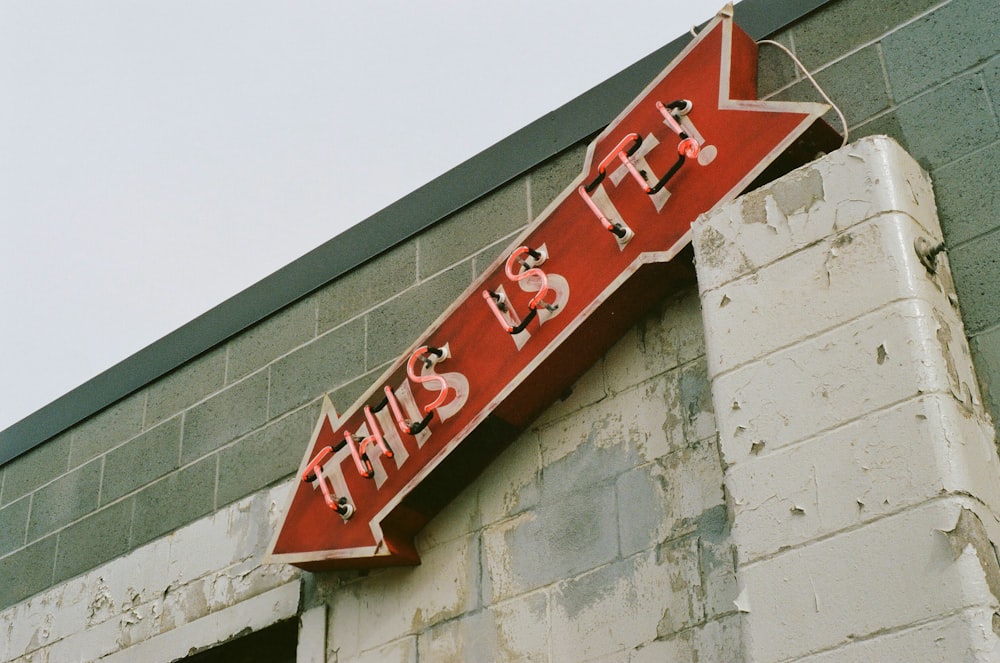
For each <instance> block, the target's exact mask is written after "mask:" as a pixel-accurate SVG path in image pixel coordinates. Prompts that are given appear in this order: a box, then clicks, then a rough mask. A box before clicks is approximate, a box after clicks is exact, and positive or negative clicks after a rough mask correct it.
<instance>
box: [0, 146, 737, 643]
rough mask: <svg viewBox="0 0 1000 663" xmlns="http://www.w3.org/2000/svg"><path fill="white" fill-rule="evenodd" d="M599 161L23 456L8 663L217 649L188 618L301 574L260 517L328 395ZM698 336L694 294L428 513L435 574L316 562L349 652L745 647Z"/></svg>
mask: <svg viewBox="0 0 1000 663" xmlns="http://www.w3.org/2000/svg"><path fill="white" fill-rule="evenodd" d="M582 155H583V150H582V149H577V150H574V151H571V152H570V153H568V154H566V155H564V156H563V157H562V158H561V159H558V160H556V161H554V162H553V163H550V164H548V165H546V166H544V167H542V168H541V169H539V170H538V171H536V172H534V173H532V174H531V175H530V176H527V177H525V178H523V179H521V180H519V181H517V182H514V183H512V184H510V185H508V186H507V187H505V188H504V189H503V190H500V191H498V192H496V193H494V194H492V195H491V196H489V197H487V198H486V199H485V200H483V201H481V202H480V203H478V204H476V205H474V206H472V207H471V208H469V209H466V210H463V211H462V212H460V213H458V214H456V215H455V216H454V217H452V218H450V219H447V220H445V221H444V222H442V223H441V224H439V225H438V226H436V227H435V228H433V229H431V230H430V231H428V232H426V233H424V234H423V235H421V236H419V237H417V238H415V239H413V240H411V241H409V242H407V243H405V244H403V245H402V246H400V247H397V248H396V249H394V250H393V251H391V252H389V253H388V254H386V255H384V256H382V257H380V258H379V259H377V260H375V261H373V262H372V263H370V264H368V265H366V266H364V267H362V268H361V269H360V270H358V271H356V272H354V273H352V274H350V275H348V276H347V277H345V278H343V279H341V280H340V281H337V282H335V283H333V284H331V285H330V286H329V287H327V288H325V289H324V290H322V291H319V292H317V293H315V294H314V295H312V296H310V297H309V298H307V299H306V300H304V301H302V302H299V303H297V304H295V305H293V306H291V307H289V308H288V309H286V310H285V311H283V312H281V313H280V314H278V315H276V316H275V317H273V318H272V319H269V320H267V321H265V322H263V323H262V324H260V325H259V326H258V327H256V328H254V329H252V330H250V331H249V332H247V333H245V334H243V335H241V336H239V337H236V338H234V339H232V340H231V341H229V342H228V343H227V344H226V345H225V346H223V347H220V348H217V349H216V350H214V351H212V352H210V353H209V354H208V355H206V356H204V357H201V358H199V359H197V360H196V361H194V362H192V363H191V364H189V365H187V366H185V367H183V368H181V369H180V370H178V371H177V372H176V373H174V374H172V375H170V376H168V377H167V378H165V379H163V380H161V381H159V382H156V383H154V384H152V385H150V386H149V387H148V388H147V389H145V390H143V391H142V392H140V393H138V394H136V395H134V396H132V397H130V398H128V399H126V400H125V401H123V402H121V403H119V404H117V405H116V406H114V407H112V408H110V409H108V410H107V411H105V412H102V413H100V414H98V415H97V416H96V417H94V418H92V419H91V420H89V421H87V422H85V423H84V424H82V425H80V426H78V427H76V428H74V429H72V430H70V431H68V432H67V433H65V434H64V435H62V436H61V437H60V438H58V439H56V440H53V441H51V442H50V443H48V444H46V445H43V446H42V447H39V448H38V449H36V450H34V451H32V452H31V453H29V454H27V455H25V456H23V457H21V458H19V459H17V460H16V461H14V462H13V463H11V464H9V465H8V466H6V467H5V468H4V472H3V484H2V492H0V503H2V504H3V506H2V507H0V518H2V519H3V527H2V528H0V541H2V548H0V554H3V557H2V558H0V577H3V578H4V582H3V583H0V587H2V589H0V606H3V607H6V606H13V607H12V608H9V609H7V610H6V611H3V612H0V633H3V632H5V633H6V635H7V636H9V637H8V638H7V643H6V649H4V650H0V654H3V656H2V657H0V659H2V660H10V659H16V658H17V657H18V656H26V659H25V660H44V659H45V657H49V658H52V657H55V658H57V659H58V658H60V657H62V656H63V655H65V654H66V653H67V652H72V651H79V652H82V653H81V654H79V656H82V657H83V658H84V659H87V658H96V657H97V656H103V655H110V654H114V653H115V652H126V651H129V652H134V651H136V650H134V649H133V650H126V648H127V647H129V646H133V647H135V646H142V643H147V645H146V646H147V647H148V646H151V645H149V644H148V643H154V644H155V646H156V647H161V646H162V647H176V646H177V640H170V638H169V635H170V634H171V633H175V634H176V632H177V629H179V628H183V627H185V626H187V627H189V630H187V631H184V632H183V633H182V634H181V636H180V642H182V643H183V642H184V639H185V638H189V637H191V638H196V640H197V638H201V640H197V641H194V642H192V643H191V644H190V646H200V647H203V646H205V644H210V643H211V640H209V641H208V642H202V640H204V639H205V635H204V634H203V633H202V630H203V629H204V628H205V627H204V626H196V627H192V626H191V625H192V624H204V623H205V622H204V620H205V619H207V618H208V616H209V615H217V614H221V613H220V611H223V610H224V609H225V608H226V606H227V605H233V604H237V605H242V604H246V603H247V601H249V600H251V599H252V598H253V597H255V596H258V595H261V596H270V594H269V593H270V592H279V593H280V592H282V591H286V590H283V589H282V588H284V587H287V586H290V584H292V585H295V586H296V587H297V583H298V578H299V574H298V572H297V571H295V570H294V569H291V567H287V566H283V565H279V566H276V567H267V566H265V567H261V566H260V563H261V559H262V558H263V554H264V552H265V550H264V548H265V547H266V544H267V540H266V539H267V537H266V536H258V537H257V538H255V539H254V540H253V541H250V540H247V539H246V531H247V530H252V531H255V532H257V533H258V534H260V533H261V525H262V523H258V524H256V525H253V524H251V523H249V522H248V519H249V518H251V517H253V518H257V519H261V520H263V519H266V518H267V519H271V520H273V518H274V515H275V511H276V510H278V509H280V505H281V504H282V503H283V496H284V492H283V489H275V490H276V491H277V492H274V491H268V490H267V489H266V488H267V487H268V486H272V487H273V486H278V485H283V484H281V482H282V481H284V480H285V479H287V478H288V477H289V475H290V474H291V473H292V472H294V470H295V468H296V467H297V465H298V463H299V461H300V460H301V455H302V453H303V452H304V449H305V445H306V443H307V442H308V440H309V438H310V434H311V431H312V427H313V425H314V423H315V420H316V418H317V416H318V413H319V409H318V408H319V400H320V399H321V398H322V395H323V394H324V393H325V392H327V391H329V392H330V394H331V397H332V399H333V400H334V402H335V403H336V404H337V405H339V406H340V407H342V408H345V407H347V406H348V405H349V404H351V402H352V401H353V400H354V399H355V398H356V397H357V396H358V395H359V394H360V393H361V392H362V391H363V390H364V389H366V388H367V387H368V386H369V385H370V383H371V382H372V381H373V380H375V379H376V378H377V377H378V375H379V374H381V372H382V371H383V370H384V368H385V365H386V364H387V362H390V361H392V360H394V359H395V357H396V356H397V354H398V353H400V352H402V351H403V350H405V348H406V347H408V346H409V345H410V344H411V343H412V342H413V341H414V339H415V338H417V336H418V335H419V334H420V333H421V332H422V331H423V329H424V328H425V327H426V325H427V324H428V323H429V322H431V321H432V320H433V319H434V318H435V317H436V316H437V315H438V314H439V313H440V312H441V311H442V310H444V308H446V306H447V305H448V304H449V303H450V302H451V301H452V300H453V299H454V298H455V297H456V296H457V295H458V294H459V293H460V292H461V291H462V290H463V289H464V288H465V287H467V286H468V285H469V283H471V281H472V280H473V279H474V278H475V277H476V275H478V273H479V272H480V270H482V269H483V268H485V267H486V266H487V265H488V264H489V263H490V262H491V261H492V260H493V259H494V258H495V256H496V255H497V254H498V253H499V252H500V251H501V250H503V249H504V248H505V247H506V246H507V245H508V244H509V242H510V241H511V239H512V235H513V234H515V233H517V232H518V231H519V229H520V228H522V227H523V226H524V225H525V224H526V223H527V220H528V219H529V218H531V217H532V216H533V215H534V214H535V213H537V212H538V211H540V210H541V209H542V208H543V207H544V206H545V205H546V204H547V203H548V202H549V201H550V200H551V199H552V198H553V197H554V196H555V195H556V194H557V193H558V192H559V191H560V190H561V189H562V187H563V186H564V185H565V183H567V182H568V181H569V180H570V179H572V178H573V177H574V176H575V175H576V174H577V172H578V169H579V165H580V163H581V162H582ZM484 245H485V248H484ZM702 339H703V330H702V327H701V320H700V313H699V308H698V299H697V293H696V292H694V290H693V289H692V290H689V291H688V292H686V293H682V294H680V295H679V296H678V297H677V298H676V299H674V300H672V301H669V302H666V303H664V305H663V306H662V307H661V308H660V309H658V310H656V311H654V312H652V313H651V314H650V316H648V317H647V318H646V319H645V320H644V321H643V322H642V323H641V324H640V325H638V326H637V327H636V328H635V329H633V330H632V331H631V332H629V334H628V335H627V336H626V337H625V338H624V339H622V341H621V342H620V343H619V344H618V345H617V346H615V348H613V349H612V350H611V351H610V352H609V354H608V355H607V356H606V357H605V358H604V359H602V360H601V361H600V362H599V363H598V364H597V365H596V366H594V367H593V368H592V369H591V370H590V372H589V373H587V374H586V376H585V377H584V378H582V379H581V380H580V382H579V384H578V385H577V386H576V388H575V390H574V393H573V394H572V396H570V397H569V398H568V399H566V400H565V401H563V402H559V403H557V404H556V405H554V406H553V407H552V408H550V410H549V411H548V412H547V413H545V414H544V415H543V416H542V417H541V418H540V419H539V421H538V422H537V423H536V425H535V427H534V428H532V429H531V430H530V431H527V432H525V433H524V434H523V435H522V436H521V437H520V438H519V439H518V440H516V441H515V442H513V444H512V445H511V447H510V449H509V450H508V451H507V452H506V453H505V454H504V455H502V456H501V457H500V458H499V459H498V460H497V461H496V462H494V463H493V464H492V465H491V466H490V467H489V468H488V469H487V471H486V472H485V473H484V476H483V477H482V478H481V479H480V480H479V481H477V482H476V483H475V484H474V485H473V486H472V487H470V488H469V489H468V490H466V491H465V492H464V493H463V494H462V495H461V496H460V497H459V498H458V499H456V500H455V501H454V502H453V503H452V504H451V505H449V506H448V507H447V508H446V509H445V511H444V512H443V513H442V514H441V515H439V516H438V517H437V518H436V519H435V520H434V521H433V522H432V523H431V525H430V526H429V527H428V528H427V530H426V531H425V532H424V533H423V534H422V535H421V538H420V540H419V546H420V551H421V556H422V558H423V560H424V563H423V565H422V566H421V567H418V568H415V569H394V570H386V571H381V572H375V573H372V574H371V575H364V576H359V575H356V574H353V575H352V574H320V575H316V576H313V575H310V574H306V576H305V578H306V580H305V583H306V585H305V586H306V587H307V591H306V603H307V604H306V605H305V607H306V608H309V607H312V606H314V605H324V604H328V605H329V643H328V647H329V656H328V659H329V660H336V661H340V662H344V661H364V660H378V661H391V660H396V659H398V660H411V657H414V656H416V655H417V653H418V652H419V654H420V655H421V656H423V657H425V660H427V659H429V660H441V661H447V660H455V661H459V660H539V661H583V660H590V659H598V660H622V661H627V660H636V661H645V660H659V659H660V658H662V657H663V656H668V657H670V656H679V657H682V658H686V657H691V656H694V655H695V652H699V653H700V655H701V656H702V657H703V658H705V657H707V658H708V659H709V660H711V659H719V660H723V659H726V658H731V657H732V656H734V655H736V654H735V652H736V651H737V649H738V645H739V633H738V630H737V629H736V622H735V621H734V617H735V612H734V608H733V604H732V599H733V597H734V591H735V580H734V577H735V576H734V562H733V554H732V550H731V547H730V544H729V526H728V520H727V516H726V507H725V501H724V496H723V490H722V471H721V467H720V464H719V455H718V447H717V444H716V442H715V423H714V417H713V415H712V406H711V397H710V393H709V391H708V382H707V377H706V370H705V365H704V356H703V355H704V344H703V340H702ZM262 488H264V489H265V490H262ZM278 493H281V494H278ZM275 495H277V497H275ZM189 523H190V524H189ZM272 525H273V523H272ZM191 532H197V533H199V534H200V536H201V537H202V540H201V542H200V543H198V542H196V539H197V536H198V534H191ZM209 532H211V533H212V536H209V535H208V534H209ZM223 558H225V559H223ZM186 564H194V565H195V566H197V567H198V569H197V570H195V569H189V568H187V567H186V566H185V565H186ZM164 565H165V568H166V572H156V571H154V572H152V573H151V572H150V569H151V568H162V567H163V566H164ZM81 574H82V575H81ZM39 592H40V593H39ZM282 596H284V595H283V594H282ZM29 597H30V598H29ZM24 599H29V600H27V601H25V600H24ZM283 600H286V599H283ZM19 602H20V603H19ZM29 616H30V618H29ZM233 619H237V621H238V619H239V617H236V618H233ZM199 620H202V621H199ZM230 621H232V619H230ZM196 636H197V637H196ZM218 637H220V638H222V637H225V629H222V631H220V634H219V636H218ZM0 639H2V637H0ZM144 651H146V650H144ZM152 651H156V650H152ZM121 655H125V653H122V654H121ZM129 655H131V654H129Z"/></svg>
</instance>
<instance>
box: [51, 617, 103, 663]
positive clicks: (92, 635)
mask: <svg viewBox="0 0 1000 663" xmlns="http://www.w3.org/2000/svg"><path fill="white" fill-rule="evenodd" d="M119 632H120V627H119V625H118V624H117V623H116V622H115V621H108V622H103V623H101V624H97V625H95V626H92V627H90V628H88V629H86V630H84V631H82V632H80V633H75V634H73V635H72V636H70V637H68V638H64V639H63V640H59V641H58V642H54V643H52V645H51V646H49V647H47V648H46V650H45V651H46V654H47V655H48V657H49V660H50V661H97V660H100V659H102V658H104V657H105V656H107V655H108V654H111V653H113V652H114V651H115V650H117V649H118V644H117V642H116V637H117V636H118V633H119Z"/></svg>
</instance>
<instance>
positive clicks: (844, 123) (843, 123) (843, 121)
mask: <svg viewBox="0 0 1000 663" xmlns="http://www.w3.org/2000/svg"><path fill="white" fill-rule="evenodd" d="M757 43H758V44H771V45H772V46H777V47H778V48H780V49H781V50H783V51H784V52H785V53H786V54H787V55H788V57H790V58H791V59H792V62H794V63H795V64H797V65H798V67H799V69H801V70H802V73H803V74H805V75H806V78H808V79H809V81H810V82H811V83H812V84H813V87H815V88H816V91H817V92H819V94H820V96H821V97H823V98H824V99H826V103H828V104H830V107H831V108H833V110H834V111H836V112H837V117H839V118H840V124H841V126H843V127H844V142H843V143H841V145H840V146H841V147H843V146H844V145H847V119H846V118H845V117H844V114H843V113H842V112H840V108H839V107H838V106H837V104H835V103H833V100H832V99H830V97H829V96H827V94H826V92H824V91H823V88H821V87H820V86H819V83H817V82H816V79H815V78H813V77H812V75H811V74H810V73H809V70H808V69H806V68H805V65H803V64H802V63H801V62H800V61H799V59H798V58H797V57H795V54H794V53H792V52H791V51H790V50H788V48H787V47H786V46H785V45H784V44H779V43H778V42H776V41H774V40H772V39H761V40H760V41H758V42H757Z"/></svg>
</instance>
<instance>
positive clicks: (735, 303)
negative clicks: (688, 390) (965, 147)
mask: <svg viewBox="0 0 1000 663" xmlns="http://www.w3.org/2000/svg"><path fill="white" fill-rule="evenodd" d="M918 237H926V235H925V233H924V230H923V228H921V227H920V226H919V225H918V224H917V223H916V222H914V221H913V219H912V218H911V217H909V216H906V215H904V214H893V213H889V214H885V215H881V216H878V217H874V218H872V219H869V220H868V221H865V222H864V223H862V224H860V225H856V226H853V227H851V228H850V229H849V230H845V231H843V232H840V233H836V234H833V235H831V236H829V237H827V238H825V239H823V240H820V241H819V242H817V243H816V244H813V245H811V246H809V247H807V248H805V249H803V250H801V251H798V252H795V253H793V254H791V255H789V256H788V257H786V258H782V259H779V260H778V261H776V262H774V263H771V264H770V265H768V266H767V267H765V268H762V269H760V270H758V271H756V272H754V273H753V274H751V275H749V276H746V277H743V278H740V279H737V280H735V281H731V282H729V283H727V284H726V285H724V286H721V287H719V288H718V289H715V290H708V291H705V292H704V293H703V297H704V298H705V307H706V308H707V309H709V310H708V311H707V313H706V317H707V319H708V320H709V321H710V324H709V327H710V331H709V335H708V336H709V339H710V342H711V343H712V344H713V352H712V360H711V364H710V366H709V370H710V371H711V372H712V373H713V374H714V375H718V374H721V373H724V372H726V371H727V370H731V369H733V368H735V367H737V366H741V365H743V364H745V363H747V362H749V361H751V360H753V359H757V358H759V357H761V356H764V355H767V354H770V353H772V352H774V351H775V350H777V349H779V348H784V347H787V346H789V345H792V344H793V343H795V342H797V341H798V340H799V339H802V338H808V337H811V336H815V335H816V334H819V333H822V332H824V331H827V330H828V329H831V328H833V327H835V326H837V325H840V324H844V323H846V322H849V321H851V320H854V319H856V318H858V317H859V316H861V315H864V314H866V313H868V312H870V311H874V310H875V309H877V308H879V307H881V306H882V305H884V304H885V302H887V301H892V300H896V299H904V298H921V299H924V300H926V301H929V302H933V303H935V304H936V305H937V306H938V307H940V308H942V309H948V308H949V307H950V305H949V303H948V299H947V296H946V294H945V293H943V292H942V291H941V288H940V286H939V285H938V283H937V281H936V280H935V279H934V278H933V277H932V276H931V275H930V274H928V273H927V271H926V270H925V269H924V267H923V265H921V264H920V260H919V257H918V256H917V253H916V251H914V249H913V246H914V241H915V240H916V238H918Z"/></svg>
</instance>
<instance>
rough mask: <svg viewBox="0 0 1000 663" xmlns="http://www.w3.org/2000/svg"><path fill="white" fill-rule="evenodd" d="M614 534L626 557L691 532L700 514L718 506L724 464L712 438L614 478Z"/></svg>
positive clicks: (721, 504) (723, 510) (722, 498)
mask: <svg viewBox="0 0 1000 663" xmlns="http://www.w3.org/2000/svg"><path fill="white" fill-rule="evenodd" d="M615 491H616V497H617V500H618V504H619V511H620V513H619V518H618V536H619V538H620V541H621V554H622V556H624V557H627V556H630V555H633V554H635V553H637V552H640V551H643V550H648V549H650V548H652V547H653V546H655V545H656V544H657V543H659V542H661V541H664V540H667V539H674V538H677V537H680V536H683V535H685V534H690V533H691V532H694V531H695V530H697V529H698V526H699V521H700V519H701V518H702V517H703V516H704V515H705V514H706V513H709V514H710V517H711V516H712V514H711V512H712V510H713V509H715V508H716V507H722V512H723V518H725V504H724V499H725V497H724V495H723V492H722V467H721V466H720V464H719V450H718V447H717V446H716V444H715V441H714V440H704V441H702V442H701V443H698V444H695V445H694V446H691V447H686V448H684V449H681V450H679V451H675V452H673V453H671V454H668V455H667V456H664V457H663V458H661V459H660V460H658V461H656V462H654V463H649V464H647V465H641V466H639V467H637V468H635V469H633V470H630V471H628V472H626V473H625V474H622V475H621V476H619V477H618V479H617V481H616V482H615Z"/></svg>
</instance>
